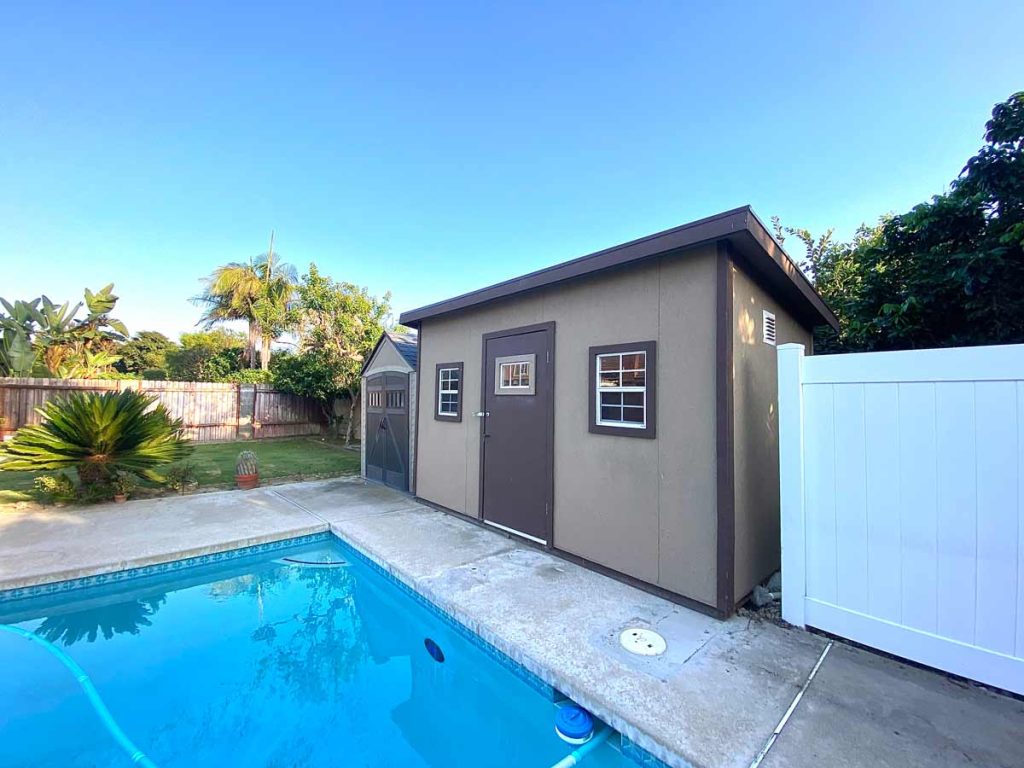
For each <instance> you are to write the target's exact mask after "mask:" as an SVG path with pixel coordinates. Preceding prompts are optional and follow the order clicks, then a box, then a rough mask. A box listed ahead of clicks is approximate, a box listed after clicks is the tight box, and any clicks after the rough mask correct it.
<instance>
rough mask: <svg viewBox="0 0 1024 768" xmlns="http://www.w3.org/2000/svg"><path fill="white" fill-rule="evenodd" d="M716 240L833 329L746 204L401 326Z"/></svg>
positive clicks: (454, 302)
mask: <svg viewBox="0 0 1024 768" xmlns="http://www.w3.org/2000/svg"><path fill="white" fill-rule="evenodd" d="M719 240H725V241H728V242H729V243H730V244H731V245H732V247H733V253H734V254H735V255H736V257H737V261H739V262H740V263H741V264H742V265H743V266H744V267H745V268H747V269H748V270H749V271H750V272H751V273H753V276H754V277H755V278H760V280H761V282H763V283H764V285H765V288H766V289H768V290H769V291H770V292H771V294H772V295H773V296H775V298H776V299H777V300H778V301H779V303H780V304H782V305H783V306H784V307H786V308H787V310H789V311H790V312H791V313H792V314H793V316H794V317H795V318H796V319H797V320H799V321H800V322H801V323H803V324H804V325H805V326H807V327H812V328H813V327H814V326H818V325H826V324H827V325H831V326H832V327H833V328H837V329H838V327H839V321H838V320H837V319H836V316H835V315H834V314H833V313H832V310H830V309H829V308H828V306H827V305H826V304H825V302H824V301H823V300H822V298H821V297H820V296H819V295H818V294H817V292H816V291H815V290H814V287H813V286H812V285H811V283H810V281H809V280H808V279H807V277H806V276H805V275H804V273H803V272H801V271H800V269H799V268H798V267H797V266H796V264H795V263H794V262H793V260H792V259H791V258H790V257H789V255H788V254H787V253H786V252H785V250H783V248H782V245H781V244H780V243H779V242H778V241H777V240H776V239H775V238H774V237H773V236H772V234H771V232H769V231H768V228H767V227H765V225H764V223H763V222H762V221H761V220H760V219H759V218H758V217H757V214H755V213H754V211H753V210H752V209H751V207H750V206H749V205H745V206H743V207H741V208H734V209H733V210H731V211H725V212H723V213H719V214H715V215H714V216H709V217H707V218H705V219H699V220H697V221H692V222H690V223H689V224H683V225H682V226H679V227H675V228H673V229H667V230H665V231H664V232H658V233H657V234H654V235H648V236H647V237H642V238H640V239H639V240H632V241H630V242H628V243H623V244H622V245H616V246H614V247H612V248H606V249H605V250H603V251H597V252H596V253H592V254H590V255H588V256H581V257H579V258H577V259H573V260H571V261H565V262H562V263H561V264H556V265H554V266H551V267H546V268H544V269H540V270H537V271H536V272H530V273H529V274H526V275H522V276H521V277H515V278H512V279H511V280H505V281H504V282H501V283H496V284H494V285H491V286H488V287H486V288H481V289H479V290H476V291H471V292H470V293H464V294H462V295H461V296H456V297H454V298H451V299H446V300H445V301H439V302H436V303H434V304H428V305H427V306H424V307H420V308H418V309H413V310H410V311H408V312H403V313H402V316H401V318H400V322H401V323H402V324H404V325H409V326H411V327H413V328H418V327H419V324H420V323H421V322H422V321H423V320H426V319H428V318H432V317H438V316H440V315H446V314H449V313H451V312H457V311H459V310H465V309H469V308H471V307H475V306H479V305H481V304H485V303H488V302H491V301H496V300H498V299H502V298H506V297H510V296H515V295H517V294H520V293H526V292H528V291H533V290H537V289H539V288H543V287H545V286H550V285H555V284H557V283H561V282H565V281H567V280H572V279H575V278H580V277H583V276H584V275H589V274H593V273H597V272H602V271H605V270H609V269H613V268H616V267H619V268H621V267H623V266H626V265H629V264H633V263H635V262H639V261H643V260H645V259H650V258H654V257H656V256H662V255H665V254H669V253H672V252H675V251H681V250H683V249H686V248H692V247H694V246H698V245H704V244H708V243H713V242H716V241H719Z"/></svg>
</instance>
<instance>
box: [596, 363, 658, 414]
mask: <svg viewBox="0 0 1024 768" xmlns="http://www.w3.org/2000/svg"><path fill="white" fill-rule="evenodd" d="M625 355H643V356H644V367H643V372H644V381H645V382H646V381H647V352H646V350H643V349H637V350H632V351H623V352H605V353H602V354H599V355H594V366H595V368H596V371H595V376H594V387H595V388H596V390H597V391H596V392H595V394H594V408H595V410H596V413H595V414H594V423H595V424H597V425H598V426H602V427H615V428H616V429H647V385H646V384H645V385H644V386H642V387H602V386H601V373H602V371H601V358H602V357H617V358H619V369H618V371H619V373H622V358H623V357H624V356H625ZM630 370H631V371H632V370H641V369H639V368H636V369H632V368H631V369H630ZM605 373H608V371H605ZM602 392H609V393H616V392H623V393H625V392H640V393H642V394H643V396H644V404H643V409H644V420H643V421H642V422H639V421H605V420H604V419H602V418H601V393H602ZM633 407H636V406H633Z"/></svg>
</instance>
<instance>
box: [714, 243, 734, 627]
mask: <svg viewBox="0 0 1024 768" xmlns="http://www.w3.org/2000/svg"><path fill="white" fill-rule="evenodd" d="M717 250H718V254H717V260H718V264H717V277H716V280H715V291H716V305H717V306H716V311H715V314H716V317H715V467H716V495H717V501H716V506H717V509H718V544H717V548H716V549H717V556H716V569H717V573H718V578H717V593H718V594H717V600H716V603H717V607H718V613H719V614H720V615H722V616H728V615H730V614H731V613H732V612H733V609H734V608H735V600H736V596H735V594H734V593H733V591H734V587H733V583H734V582H735V579H736V472H735V470H736V457H735V454H734V451H733V442H734V432H735V420H734V402H733V357H732V356H733V339H732V323H733V316H732V314H733V292H732V291H733V285H732V281H733V272H732V252H731V251H732V249H731V247H730V245H729V243H728V242H727V241H724V240H722V241H719V242H718V244H717Z"/></svg>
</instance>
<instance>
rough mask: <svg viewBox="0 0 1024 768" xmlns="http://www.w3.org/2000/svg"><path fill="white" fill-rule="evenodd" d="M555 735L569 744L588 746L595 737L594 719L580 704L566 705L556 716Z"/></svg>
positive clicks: (559, 709)
mask: <svg viewBox="0 0 1024 768" xmlns="http://www.w3.org/2000/svg"><path fill="white" fill-rule="evenodd" d="M555 733H557V734H558V737H559V738H560V739H561V740H562V741H565V742H568V743H569V744H586V743H587V742H588V741H590V737H591V736H593V735H594V718H593V717H592V716H591V714H590V713H589V712H587V710H585V709H584V708H583V707H581V706H580V705H579V704H564V705H563V706H561V707H559V708H558V712H557V713H556V714H555Z"/></svg>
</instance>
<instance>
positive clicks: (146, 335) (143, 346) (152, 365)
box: [116, 331, 178, 374]
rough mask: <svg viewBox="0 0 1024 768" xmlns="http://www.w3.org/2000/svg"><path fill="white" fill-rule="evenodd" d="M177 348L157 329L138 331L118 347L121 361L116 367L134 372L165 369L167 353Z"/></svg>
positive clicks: (126, 371)
mask: <svg viewBox="0 0 1024 768" xmlns="http://www.w3.org/2000/svg"><path fill="white" fill-rule="evenodd" d="M177 348H178V345H177V344H175V343H174V342H173V341H171V340H170V339H169V338H167V337H166V336H164V335H163V334H162V333H160V332H159V331H139V332H138V333H136V334H135V335H134V336H132V338H131V339H129V340H128V341H126V342H125V343H124V344H122V345H121V346H120V347H118V350H117V353H118V354H119V355H120V356H121V361H120V362H119V363H118V364H117V366H116V367H117V369H118V370H119V371H121V372H122V373H136V374H141V373H143V372H144V371H147V370H160V369H166V367H167V353H168V352H170V351H171V350H174V349H177Z"/></svg>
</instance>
